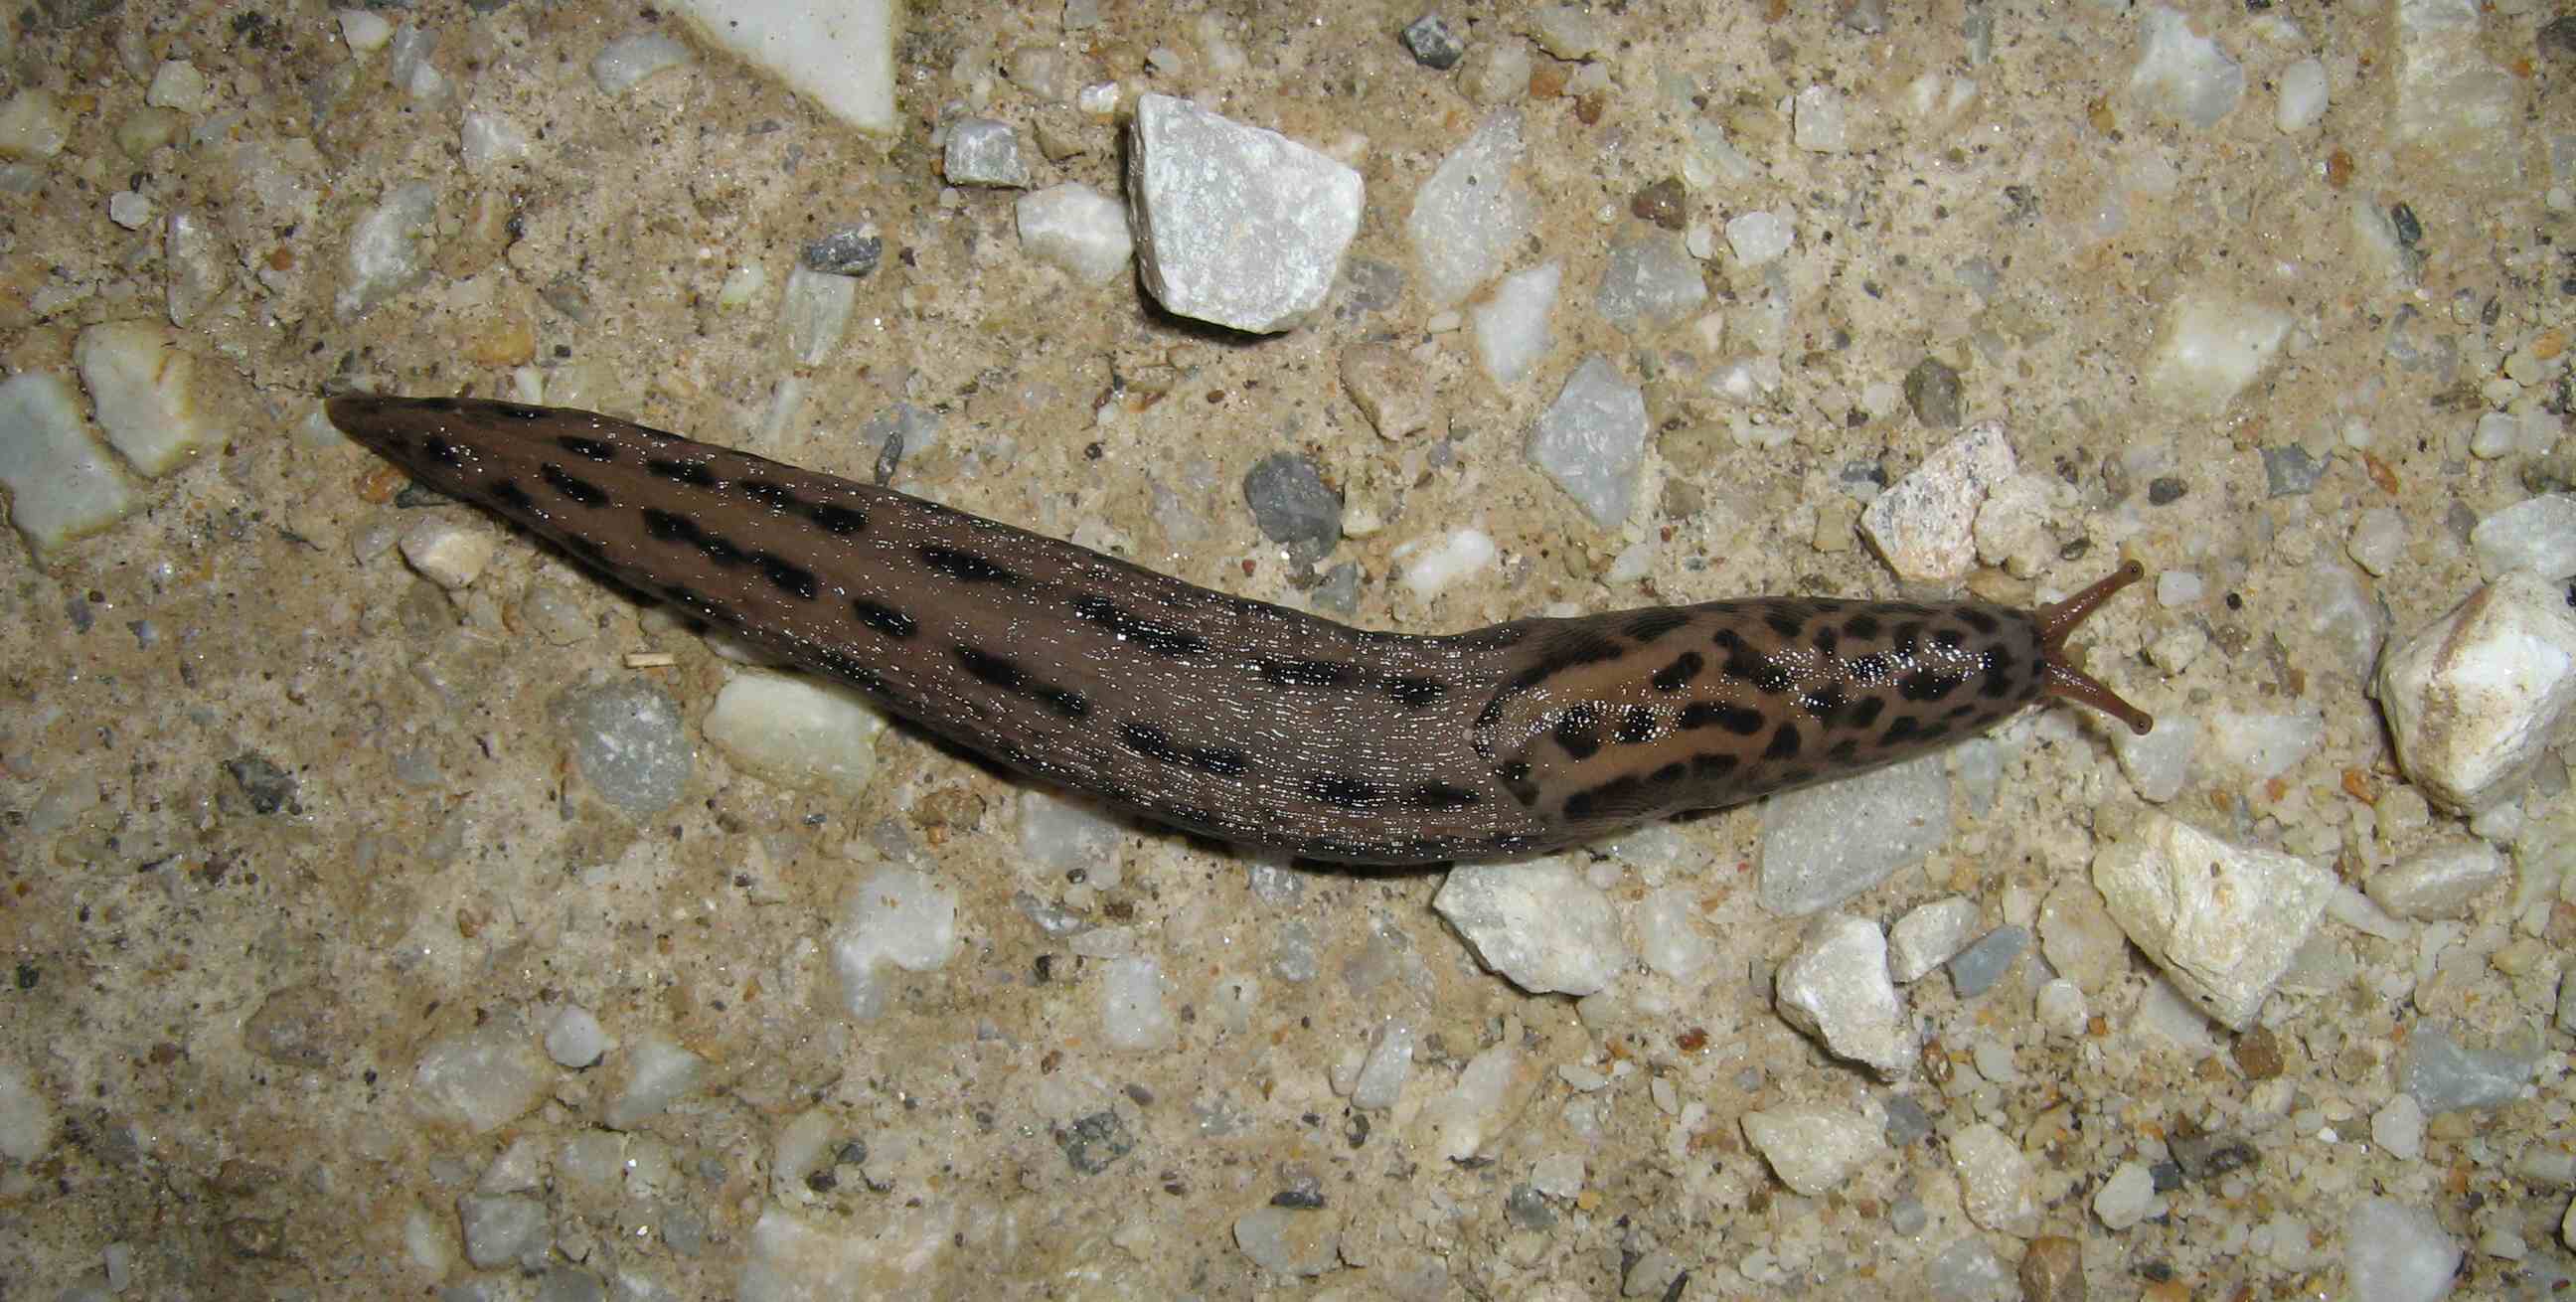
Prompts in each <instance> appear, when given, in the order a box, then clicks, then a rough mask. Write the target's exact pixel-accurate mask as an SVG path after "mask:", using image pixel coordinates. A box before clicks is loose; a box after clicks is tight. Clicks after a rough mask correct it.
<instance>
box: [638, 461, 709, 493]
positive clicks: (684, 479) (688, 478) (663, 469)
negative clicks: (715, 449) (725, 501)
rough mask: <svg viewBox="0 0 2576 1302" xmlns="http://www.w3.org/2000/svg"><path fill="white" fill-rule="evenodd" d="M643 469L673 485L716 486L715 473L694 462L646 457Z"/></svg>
mask: <svg viewBox="0 0 2576 1302" xmlns="http://www.w3.org/2000/svg"><path fill="white" fill-rule="evenodd" d="M644 468H645V469H646V470H649V471H651V472H653V474H654V475H655V476H657V477H659V478H662V479H667V480H670V481H671V482H672V483H675V484H687V485H689V486H690V487H692V488H713V487H715V486H716V475H715V472H714V471H712V470H709V469H707V468H706V467H705V466H702V465H699V464H698V463H696V462H694V461H677V460H674V459H672V458H670V457H646V458H645V459H644Z"/></svg>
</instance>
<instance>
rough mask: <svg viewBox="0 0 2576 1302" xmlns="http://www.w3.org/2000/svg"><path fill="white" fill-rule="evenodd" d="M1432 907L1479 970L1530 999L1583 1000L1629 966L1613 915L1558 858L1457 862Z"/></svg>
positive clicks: (1603, 898)
mask: <svg viewBox="0 0 2576 1302" xmlns="http://www.w3.org/2000/svg"><path fill="white" fill-rule="evenodd" d="M1431 907H1432V908H1433V910H1435V911H1437V912H1438V913H1439V914H1440V916H1441V917H1443V918H1446V919H1448V921H1449V925H1450V926H1452V927H1455V928H1457V930H1458V934H1459V935H1461V936H1464V937H1466V939H1467V943H1468V944H1469V945H1472V946H1474V947H1475V950H1476V957H1477V958H1479V959H1482V960H1483V961H1484V964H1485V966H1487V967H1489V968H1492V969H1493V970H1495V971H1497V972H1500V973H1502V974H1503V976H1504V977H1505V978H1506V979H1508V980H1509V981H1510V982H1511V983H1512V984H1513V985H1516V986H1519V987H1520V988H1521V989H1523V990H1527V991H1529V992H1530V993H1532V994H1550V993H1559V994H1569V995H1588V994H1591V993H1593V992H1595V991H1597V990H1600V989H1601V988H1602V987H1604V986H1607V985H1609V984H1610V982H1611V980H1612V979H1614V978H1615V977H1617V976H1618V975H1619V970H1620V969H1621V968H1623V967H1625V966H1627V963H1628V950H1627V946H1626V944H1625V943H1623V942H1622V941H1621V940H1620V937H1619V914H1618V911H1617V910H1616V909H1613V908H1612V907H1611V905H1610V899H1609V897H1608V896H1606V895H1603V894H1602V893H1601V892H1600V891H1598V890H1596V889H1594V888H1593V886H1592V885H1591V883H1589V882H1587V881H1585V880H1584V879H1583V874H1582V873H1581V872H1579V871H1577V870H1576V869H1575V867H1574V865H1572V864H1571V863H1568V862H1566V861H1565V860H1563V859H1549V860H1544V861H1541V862H1538V863H1506V864H1461V865H1459V866H1458V867H1456V868H1453V869H1451V870H1450V872H1449V879H1448V880H1447V881H1446V882H1443V883H1442V884H1441V887H1440V893H1439V894H1438V895H1437V896H1435V897H1433V899H1432V901H1431Z"/></svg>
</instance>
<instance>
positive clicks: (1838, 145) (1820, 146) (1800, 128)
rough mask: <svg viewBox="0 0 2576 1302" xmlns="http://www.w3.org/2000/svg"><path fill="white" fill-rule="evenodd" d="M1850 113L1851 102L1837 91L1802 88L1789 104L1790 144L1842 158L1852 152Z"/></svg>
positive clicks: (1822, 88) (1834, 89)
mask: <svg viewBox="0 0 2576 1302" xmlns="http://www.w3.org/2000/svg"><path fill="white" fill-rule="evenodd" d="M1851 111H1852V110H1851V103H1850V101H1849V100H1848V99H1846V98H1845V97H1844V95H1843V93H1842V91H1841V90H1839V89H1837V88H1835V87H1832V86H1825V85H1814V86H1805V87H1801V88H1799V91H1798V93H1797V95H1796V97H1795V98H1793V99H1792V100H1791V101H1790V109H1789V114H1790V117H1789V140H1790V143H1792V144H1795V145H1796V146H1797V147H1798V148H1800V149H1804V150H1807V151H1809V152H1811V153H1818V154H1839V153H1842V152H1844V151H1845V150H1848V149H1850V148H1851Z"/></svg>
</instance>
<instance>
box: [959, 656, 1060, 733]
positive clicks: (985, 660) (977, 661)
mask: <svg viewBox="0 0 2576 1302" xmlns="http://www.w3.org/2000/svg"><path fill="white" fill-rule="evenodd" d="M951 650H953V651H955V652H956V655H957V662H958V663H959V664H962V665H964V666H966V672H968V673H970V674H973V675H975V676H976V677H977V678H980V679H982V680H984V681H985V682H988V683H991V684H992V685H994V686H995V687H1002V688H1008V689H1009V690H1011V691H1014V692H1018V693H1020V694H1022V695H1024V696H1027V697H1028V698H1030V699H1031V700H1034V701H1036V702H1037V703H1038V704H1040V705H1043V706H1045V707H1047V708H1048V709H1050V710H1053V711H1055V712H1056V713H1057V714H1060V715H1063V716H1064V717H1065V718H1068V719H1079V718H1081V717H1083V716H1084V715H1087V714H1089V713H1091V702H1089V701H1087V700H1084V699H1083V696H1082V693H1080V692H1076V691H1070V690H1067V689H1065V688H1062V687H1058V686H1056V685H1055V684H1053V683H1047V682H1040V681H1038V680H1037V679H1034V678H1031V677H1029V675H1028V671H1027V670H1024V669H1022V668H1020V667H1019V666H1018V665H1017V664H1015V663H1013V662H1012V661H1010V660H1008V659H1006V658H1004V657H1002V656H997V655H994V654H993V653H992V652H990V651H984V650H980V649H978V648H975V647H971V646H968V645H966V644H965V643H963V642H960V643H957V644H956V645H955V646H954V647H952V648H951Z"/></svg>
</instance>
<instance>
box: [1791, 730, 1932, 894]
mask: <svg viewBox="0 0 2576 1302" xmlns="http://www.w3.org/2000/svg"><path fill="white" fill-rule="evenodd" d="M1761 817H1762V863H1761V875H1760V877H1759V879H1758V880H1757V882H1756V885H1755V891H1756V898H1757V899H1758V900H1759V901H1760V903H1761V905H1762V908H1763V910H1764V911H1765V912H1767V913H1771V914H1773V915H1775V916H1779V917H1792V918H1794V917H1802V916H1804V915H1806V914H1810V913H1815V912H1818V911H1820V910H1823V909H1829V908H1832V907H1833V906H1835V905H1837V904H1840V903H1842V902H1843V901H1844V900H1848V899H1850V898H1852V897H1853V896H1855V895H1858V894H1860V893H1861V892H1862V891H1865V890H1868V889H1869V888H1870V887H1873V886H1876V885H1877V884H1879V883H1880V882H1882V881H1885V880H1887V878H1888V877H1889V876H1891V875H1892V874H1894V873H1895V872H1896V871H1897V870H1898V869H1900V868H1903V867H1905V866H1907V865H1909V864H1916V863H1921V862H1922V861H1923V859H1924V857H1925V856H1926V855H1928V854H1930V853H1931V852H1932V848H1933V847H1934V846H1937V845H1939V844H1941V842H1942V841H1943V840H1945V839H1947V838H1948V836H1949V835H1950V827H1951V811H1950V777H1949V770H1948V769H1947V767H1946V766H1945V765H1944V763H1943V757H1941V756H1939V755H1927V756H1924V757H1922V758H1920V759H1914V760H1908V761H1906V762H1905V763H1902V764H1892V765H1889V766H1888V767H1886V768H1883V769H1879V770H1876V771H1874V772H1870V773H1864V774H1861V775H1859V776H1856V777H1852V778H1847V779H1845V780H1843V781H1841V782H1828V783H1824V784H1822V785H1820V786H1813V787H1806V788H1803V789H1800V790H1797V791H1789V792H1783V793H1781V794H1780V795H1777V796H1773V797H1772V798H1771V799H1769V800H1767V801H1765V802H1763V805H1762V810H1761Z"/></svg>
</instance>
